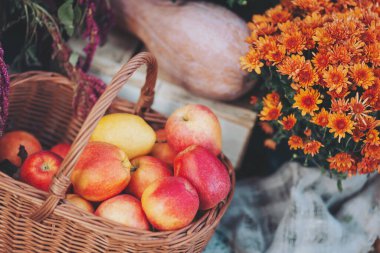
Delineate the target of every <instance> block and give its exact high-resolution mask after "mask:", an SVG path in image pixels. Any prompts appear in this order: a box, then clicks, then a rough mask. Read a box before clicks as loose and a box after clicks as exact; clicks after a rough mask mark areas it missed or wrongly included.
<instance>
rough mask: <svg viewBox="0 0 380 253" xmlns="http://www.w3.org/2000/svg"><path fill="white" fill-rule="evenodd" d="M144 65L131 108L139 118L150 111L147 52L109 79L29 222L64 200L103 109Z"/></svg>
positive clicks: (151, 62)
mask: <svg viewBox="0 0 380 253" xmlns="http://www.w3.org/2000/svg"><path fill="white" fill-rule="evenodd" d="M144 64H147V67H148V68H147V73H146V80H145V84H144V86H143V87H142V89H141V94H140V98H139V100H138V102H137V103H136V105H135V108H134V113H135V114H137V115H142V113H143V111H145V110H149V109H150V107H151V105H152V103H153V99H154V87H155V85H156V79H157V61H156V58H155V57H154V56H153V55H152V54H151V53H147V52H143V53H139V54H138V55H136V56H134V57H133V58H132V59H130V60H129V61H128V63H126V64H125V65H124V66H122V67H121V69H120V70H119V71H118V72H117V74H116V75H115V76H114V77H113V79H112V81H111V84H110V85H108V87H107V88H106V90H105V91H104V93H103V94H102V95H101V96H100V98H99V100H98V101H97V102H96V104H95V105H94V106H93V108H92V109H91V111H90V113H89V115H88V116H87V118H86V120H85V122H84V123H83V126H82V127H81V129H80V131H79V133H78V135H77V136H76V138H75V140H74V142H73V144H72V146H71V149H70V151H69V153H68V154H67V156H66V158H65V159H64V160H63V162H62V164H61V167H60V170H59V172H58V173H57V174H56V176H55V177H54V178H53V182H52V184H51V185H50V190H49V192H50V195H49V196H48V198H47V199H46V201H45V202H44V203H43V204H42V206H41V207H39V208H38V209H37V210H36V211H35V212H34V213H32V214H31V215H30V218H31V219H33V220H35V221H38V222H39V221H41V220H43V219H45V218H46V217H48V216H49V215H50V214H51V213H52V212H53V211H54V209H55V207H56V206H57V205H58V203H59V201H60V200H61V199H64V198H65V194H66V191H67V188H68V187H69V186H70V184H71V181H70V176H71V173H72V171H73V169H74V167H75V165H76V163H77V162H78V159H79V157H80V155H81V154H82V152H83V150H84V148H85V146H86V145H87V143H88V141H89V139H90V136H91V134H92V132H93V131H94V130H95V127H96V126H97V124H98V122H99V120H100V119H101V118H102V117H103V115H104V114H105V113H106V111H107V109H108V108H109V106H110V105H111V104H112V101H113V100H114V99H115V98H116V97H117V94H118V93H119V91H120V90H121V88H122V87H123V86H124V84H125V82H126V81H127V80H128V79H129V78H130V77H131V76H132V74H133V73H134V72H135V71H136V70H137V69H138V68H139V67H140V66H142V65H144Z"/></svg>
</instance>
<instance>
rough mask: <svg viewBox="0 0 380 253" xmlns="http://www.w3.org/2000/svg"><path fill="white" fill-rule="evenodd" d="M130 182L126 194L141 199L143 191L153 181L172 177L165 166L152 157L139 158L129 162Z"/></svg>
mask: <svg viewBox="0 0 380 253" xmlns="http://www.w3.org/2000/svg"><path fill="white" fill-rule="evenodd" d="M131 163H132V171H133V170H135V171H134V172H132V175H131V180H130V181H129V184H128V186H127V192H129V193H131V194H132V195H134V196H135V197H137V198H139V199H141V196H142V194H143V192H144V190H145V189H146V188H147V187H148V186H149V185H150V184H151V183H153V182H154V181H155V180H157V179H159V178H163V177H170V176H173V173H172V172H171V170H170V169H169V168H168V166H167V164H165V163H164V162H162V161H160V160H159V159H157V158H154V157H152V156H140V157H136V158H135V159H133V160H132V161H131Z"/></svg>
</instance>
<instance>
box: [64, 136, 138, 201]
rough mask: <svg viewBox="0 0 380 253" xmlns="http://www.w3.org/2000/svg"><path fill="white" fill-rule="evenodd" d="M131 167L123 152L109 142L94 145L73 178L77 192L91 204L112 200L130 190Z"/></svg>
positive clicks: (78, 165)
mask: <svg viewBox="0 0 380 253" xmlns="http://www.w3.org/2000/svg"><path fill="white" fill-rule="evenodd" d="M130 167H131V164H130V162H129V160H128V158H127V156H126V154H125V152H124V151H123V150H121V149H120V148H118V147H117V146H115V145H112V144H108V143H105V142H90V143H88V144H87V146H86V148H85V149H84V151H83V152H82V154H81V156H80V158H79V161H78V163H77V164H76V166H75V168H74V171H73V173H72V175H71V182H72V183H73V187H74V192H75V193H76V194H78V195H80V196H81V197H83V198H85V199H87V200H89V201H103V200H106V199H109V198H111V197H113V196H115V195H117V194H119V193H120V192H122V191H123V190H124V189H125V187H127V185H128V183H129V180H130Z"/></svg>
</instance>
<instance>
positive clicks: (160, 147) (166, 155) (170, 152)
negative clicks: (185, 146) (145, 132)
mask: <svg viewBox="0 0 380 253" xmlns="http://www.w3.org/2000/svg"><path fill="white" fill-rule="evenodd" d="M156 137H157V139H156V143H155V144H154V146H153V149H152V151H151V152H150V153H151V155H152V156H154V157H156V158H158V159H160V160H161V161H164V162H166V163H167V164H169V165H173V161H174V158H175V156H176V155H177V152H175V151H174V149H173V148H171V147H170V146H169V144H168V142H167V138H166V132H165V129H159V130H157V131H156Z"/></svg>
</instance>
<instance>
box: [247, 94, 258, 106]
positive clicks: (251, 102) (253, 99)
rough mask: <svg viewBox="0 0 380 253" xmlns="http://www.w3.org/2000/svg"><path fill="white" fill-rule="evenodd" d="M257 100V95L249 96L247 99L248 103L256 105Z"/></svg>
mask: <svg viewBox="0 0 380 253" xmlns="http://www.w3.org/2000/svg"><path fill="white" fill-rule="evenodd" d="M258 101H259V98H258V97H257V96H251V99H250V100H249V103H250V104H251V105H256V104H257V102H258Z"/></svg>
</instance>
